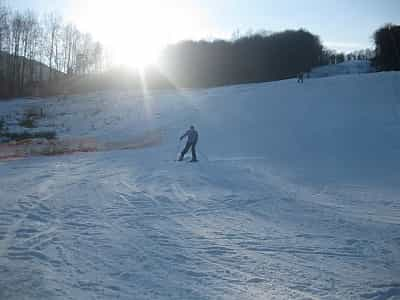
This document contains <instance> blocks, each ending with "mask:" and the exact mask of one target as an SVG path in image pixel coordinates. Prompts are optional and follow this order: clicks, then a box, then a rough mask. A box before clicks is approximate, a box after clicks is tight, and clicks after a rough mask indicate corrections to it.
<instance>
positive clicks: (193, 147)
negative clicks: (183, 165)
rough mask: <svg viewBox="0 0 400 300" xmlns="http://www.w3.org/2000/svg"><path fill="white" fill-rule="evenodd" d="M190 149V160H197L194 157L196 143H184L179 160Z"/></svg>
mask: <svg viewBox="0 0 400 300" xmlns="http://www.w3.org/2000/svg"><path fill="white" fill-rule="evenodd" d="M190 148H192V160H197V156H196V143H186V146H185V148H184V149H183V150H182V152H181V159H183V157H184V156H185V154H186V153H188V151H189V150H190Z"/></svg>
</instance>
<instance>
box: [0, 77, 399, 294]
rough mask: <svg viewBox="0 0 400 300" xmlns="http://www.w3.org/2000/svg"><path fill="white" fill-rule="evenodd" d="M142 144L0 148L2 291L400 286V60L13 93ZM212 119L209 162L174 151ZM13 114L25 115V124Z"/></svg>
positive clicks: (95, 134)
mask: <svg viewBox="0 0 400 300" xmlns="http://www.w3.org/2000/svg"><path fill="white" fill-rule="evenodd" d="M32 108H43V110H44V113H45V116H46V117H45V118H44V119H42V120H40V122H39V128H38V129H37V130H43V129H52V130H56V131H57V134H58V137H59V138H68V137H79V138H95V139H96V140H98V141H100V142H104V141H122V140H124V139H129V138H131V137H135V136H138V135H141V134H146V132H151V131H154V130H159V131H161V132H162V137H163V139H162V143H161V145H157V146H153V147H148V148H144V149H139V150H119V151H107V152H94V153H81V154H73V155H61V156H36V157H31V158H27V159H23V160H16V161H4V162H0V299H149V300H150V299H151V300H154V299H187V300H192V299H252V300H254V299H303V300H305V299H372V300H382V299H391V300H393V299H400V199H399V198H400V74H399V73H374V74H361V75H358V74H355V75H347V76H337V77H329V78H323V79H310V80H305V81H304V84H297V83H296V80H287V81H280V82H274V83H265V84H252V85H239V86H232V87H221V88H214V89H204V90H177V91H160V92H152V93H143V94H142V93H137V92H129V91H118V92H103V93H95V94H90V95H80V96H79V95H77V96H68V97H60V98H52V99H39V100H27V99H19V100H15V101H11V102H4V103H1V104H0V117H3V118H4V119H5V120H6V121H9V122H11V121H12V120H13V118H15V116H16V115H18V114H21V113H23V111H24V110H26V109H32ZM191 124H194V125H195V126H196V128H197V129H198V131H199V135H200V139H199V144H198V151H199V154H198V156H199V159H200V162H199V163H196V164H193V163H187V162H181V163H178V162H175V161H174V160H175V159H176V156H177V153H178V149H179V148H180V149H181V148H182V146H183V144H179V140H178V137H179V136H180V135H181V134H182V133H183V132H184V131H185V130H186V129H187V127H188V126H189V125H191ZM10 127H13V130H21V128H18V125H17V124H14V125H12V124H11V125H10Z"/></svg>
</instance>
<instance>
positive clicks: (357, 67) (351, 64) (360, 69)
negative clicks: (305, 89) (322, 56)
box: [310, 60, 375, 78]
mask: <svg viewBox="0 0 400 300" xmlns="http://www.w3.org/2000/svg"><path fill="white" fill-rule="evenodd" d="M374 71H375V69H374V68H373V67H372V66H371V64H370V62H369V61H368V60H351V61H345V62H342V63H339V64H336V65H326V66H321V67H317V68H314V69H313V70H312V71H311V73H310V77H311V78H321V77H330V76H338V75H348V74H363V73H371V72H374Z"/></svg>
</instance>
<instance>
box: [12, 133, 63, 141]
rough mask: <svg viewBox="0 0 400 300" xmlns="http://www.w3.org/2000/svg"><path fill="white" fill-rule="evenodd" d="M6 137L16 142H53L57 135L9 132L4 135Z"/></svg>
mask: <svg viewBox="0 0 400 300" xmlns="http://www.w3.org/2000/svg"><path fill="white" fill-rule="evenodd" d="M4 136H5V137H7V138H9V139H11V140H14V141H21V140H26V139H34V138H44V139H47V140H53V139H55V138H56V136H57V135H56V133H55V132H54V131H39V132H34V133H30V132H27V131H24V132H22V133H12V132H7V133H5V134H4Z"/></svg>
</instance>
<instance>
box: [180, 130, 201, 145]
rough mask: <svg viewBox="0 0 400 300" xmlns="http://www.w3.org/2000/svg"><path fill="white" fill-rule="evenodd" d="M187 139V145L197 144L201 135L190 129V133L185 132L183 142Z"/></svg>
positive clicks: (182, 137)
mask: <svg viewBox="0 0 400 300" xmlns="http://www.w3.org/2000/svg"><path fill="white" fill-rule="evenodd" d="M185 137H187V138H188V139H187V143H188V144H196V143H197V140H198V139H199V134H198V133H197V131H196V130H195V129H189V130H188V131H186V132H185V134H184V135H182V136H181V140H182V139H184V138H185Z"/></svg>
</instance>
